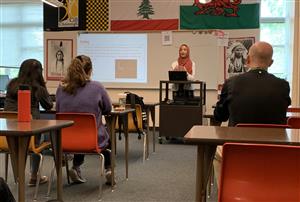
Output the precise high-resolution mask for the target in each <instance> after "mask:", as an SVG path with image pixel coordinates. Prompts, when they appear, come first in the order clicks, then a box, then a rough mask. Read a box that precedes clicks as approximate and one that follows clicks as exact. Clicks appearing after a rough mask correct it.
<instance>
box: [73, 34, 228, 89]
mask: <svg viewBox="0 0 300 202" xmlns="http://www.w3.org/2000/svg"><path fill="white" fill-rule="evenodd" d="M89 34H102V33H89ZM105 34H107V33H105ZM112 34H113V33H112ZM120 34H122V33H120ZM126 34H128V33H126ZM147 41H148V43H147V44H148V48H147V52H148V54H147V82H145V83H105V82H103V81H100V82H102V83H103V84H104V86H105V87H106V88H154V89H158V88H159V81H160V80H168V71H169V70H170V69H171V64H172V62H174V61H175V60H177V58H178V49H179V46H180V45H181V44H187V45H188V46H189V47H190V57H191V59H192V60H193V61H194V62H195V64H196V74H195V79H196V80H200V81H205V82H206V85H207V88H208V89H214V88H216V86H217V83H218V78H219V74H220V67H219V66H220V59H223V58H221V57H223V56H220V51H219V50H220V47H219V46H218V45H217V38H216V37H215V36H214V35H212V34H199V33H198V32H195V31H194V32H193V31H176V32H172V44H171V45H163V44H162V33H160V32H153V33H148V34H147ZM77 45H78V44H77ZM77 48H78V47H77ZM94 68H97V67H96V66H94Z"/></svg>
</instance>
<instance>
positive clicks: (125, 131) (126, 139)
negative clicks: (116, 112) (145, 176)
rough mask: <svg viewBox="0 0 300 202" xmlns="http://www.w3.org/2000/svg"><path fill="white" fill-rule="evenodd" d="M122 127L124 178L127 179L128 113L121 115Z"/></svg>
mask: <svg viewBox="0 0 300 202" xmlns="http://www.w3.org/2000/svg"><path fill="white" fill-rule="evenodd" d="M123 129H124V136H125V166H126V180H128V148H129V142H128V114H125V115H124V116H123Z"/></svg>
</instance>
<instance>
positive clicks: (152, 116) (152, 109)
mask: <svg viewBox="0 0 300 202" xmlns="http://www.w3.org/2000/svg"><path fill="white" fill-rule="evenodd" d="M150 112H151V119H152V125H153V128H152V132H153V134H152V135H153V136H152V138H153V152H155V143H156V140H155V106H153V107H151V110H150Z"/></svg>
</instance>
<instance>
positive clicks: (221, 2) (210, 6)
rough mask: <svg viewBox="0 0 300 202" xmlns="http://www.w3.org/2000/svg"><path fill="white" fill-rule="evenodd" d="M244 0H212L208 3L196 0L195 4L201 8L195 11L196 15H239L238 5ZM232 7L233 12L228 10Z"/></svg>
mask: <svg viewBox="0 0 300 202" xmlns="http://www.w3.org/2000/svg"><path fill="white" fill-rule="evenodd" d="M241 2H242V0H233V1H231V0H211V1H210V2H207V3H200V2H199V0H194V6H196V7H198V8H199V10H198V11H196V12H195V15H217V16H221V15H224V16H226V17H238V16H239V15H238V10H239V7H238V5H239V4H241ZM229 9H231V10H232V12H228V10H229Z"/></svg>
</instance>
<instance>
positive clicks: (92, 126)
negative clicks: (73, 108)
mask: <svg viewBox="0 0 300 202" xmlns="http://www.w3.org/2000/svg"><path fill="white" fill-rule="evenodd" d="M56 119H58V120H73V121H74V125H73V126H71V127H68V128H64V129H62V132H61V133H62V135H61V137H62V150H63V152H64V153H65V154H96V155H99V157H100V178H103V175H104V155H103V154H102V153H101V149H100V148H99V146H98V128H97V124H96V118H95V115H94V114H91V113H56ZM66 165H67V161H66ZM53 171H54V170H52V172H51V177H50V180H49V186H48V195H49V194H50V188H51V181H52V180H51V179H52V176H53ZM67 173H68V172H67ZM67 177H68V174H67ZM102 184H103V183H102V180H101V179H100V181H99V200H100V199H101V198H102Z"/></svg>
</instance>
